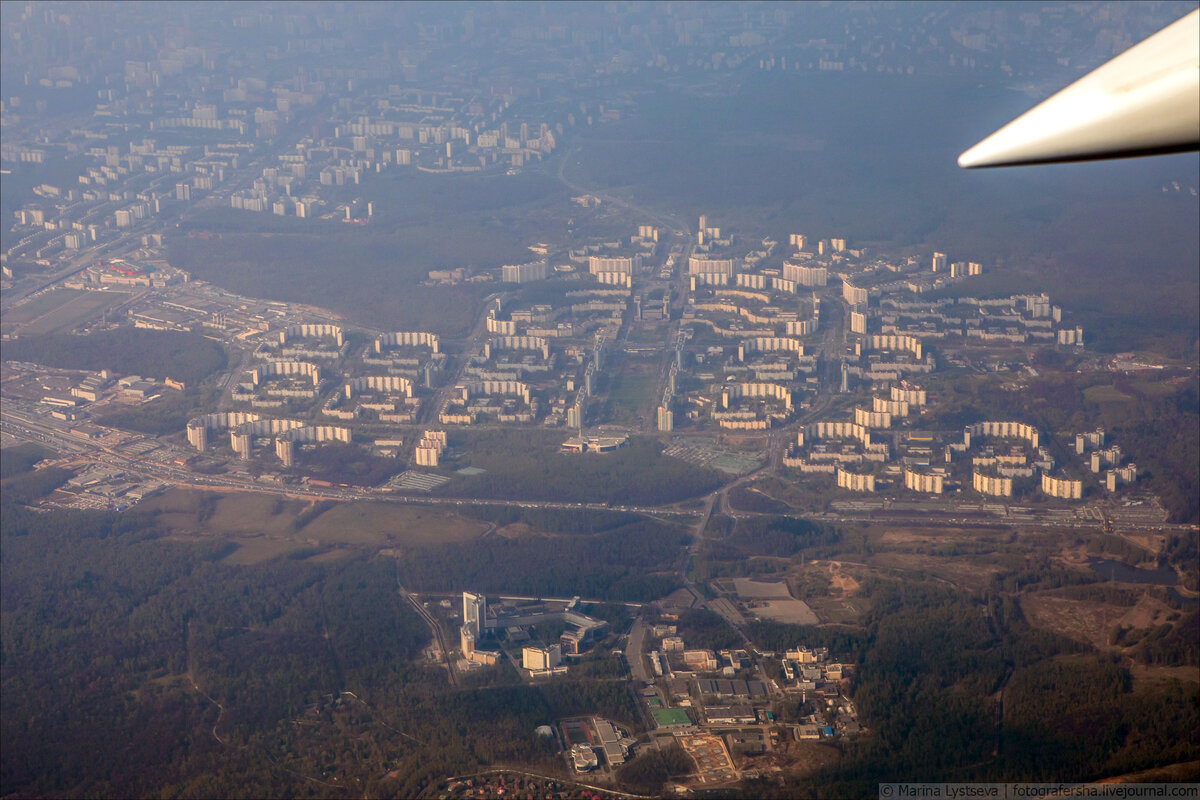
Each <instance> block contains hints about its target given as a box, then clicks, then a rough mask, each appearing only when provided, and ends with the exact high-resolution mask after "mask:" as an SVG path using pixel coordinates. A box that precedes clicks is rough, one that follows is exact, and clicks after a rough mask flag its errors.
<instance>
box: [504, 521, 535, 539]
mask: <svg viewBox="0 0 1200 800" xmlns="http://www.w3.org/2000/svg"><path fill="white" fill-rule="evenodd" d="M532 532H533V528H531V527H529V526H528V525H526V524H525V523H524V522H514V523H513V524H511V525H505V526H503V527H501V528H497V529H496V535H497V536H503V537H504V538H505V539H520V538H521V537H522V536H528V535H529V534H531V533H532Z"/></svg>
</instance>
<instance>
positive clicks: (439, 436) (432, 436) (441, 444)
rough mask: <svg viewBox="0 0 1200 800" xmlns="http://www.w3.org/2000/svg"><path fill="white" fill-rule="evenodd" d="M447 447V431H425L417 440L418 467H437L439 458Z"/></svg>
mask: <svg viewBox="0 0 1200 800" xmlns="http://www.w3.org/2000/svg"><path fill="white" fill-rule="evenodd" d="M445 449H446V432H445V431H425V432H424V433H423V434H422V435H421V441H419V442H417V449H416V453H415V455H416V461H417V466H418V467H436V466H437V465H438V459H439V458H440V457H441V455H442V452H443V451H444V450H445Z"/></svg>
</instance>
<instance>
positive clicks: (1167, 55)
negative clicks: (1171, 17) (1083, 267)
mask: <svg viewBox="0 0 1200 800" xmlns="http://www.w3.org/2000/svg"><path fill="white" fill-rule="evenodd" d="M1197 149H1200V9H1197V10H1195V11H1193V12H1191V13H1190V14H1188V15H1187V16H1185V17H1183V18H1182V19H1179V20H1176V21H1175V22H1173V23H1171V24H1170V25H1168V26H1167V27H1165V28H1163V29H1162V30H1161V31H1159V32H1158V33H1156V34H1154V35H1153V36H1151V37H1150V38H1149V39H1146V40H1145V41H1143V42H1141V43H1140V44H1137V45H1134V46H1133V47H1131V48H1129V49H1128V50H1126V51H1125V52H1124V53H1121V54H1120V55H1119V56H1117V57H1116V58H1114V59H1113V60H1111V61H1109V62H1108V63H1106V64H1104V65H1103V66H1101V67H1099V68H1097V69H1096V70H1094V71H1093V72H1090V73H1088V74H1087V75H1085V76H1083V77H1082V78H1080V79H1079V80H1077V81H1075V83H1073V84H1071V85H1070V86H1068V87H1067V88H1065V89H1063V90H1062V91H1061V92H1059V93H1058V94H1056V95H1054V96H1053V97H1051V98H1050V99H1048V100H1046V101H1044V102H1042V103H1041V104H1039V105H1037V106H1035V107H1034V108H1032V109H1031V110H1029V111H1027V112H1025V113H1024V114H1022V115H1021V116H1020V117H1017V118H1016V119H1015V120H1013V121H1012V122H1010V123H1008V124H1007V125H1005V126H1004V127H1003V128H1001V129H1000V130H998V131H996V132H995V133H993V134H992V135H991V136H989V137H987V138H986V139H984V140H983V141H982V142H980V143H979V144H977V145H975V146H974V147H972V148H971V149H970V150H967V151H966V152H965V153H963V154H962V155H961V156H959V157H958V165H959V166H960V167H965V168H967V169H973V168H977V167H1003V166H1015V165H1018V164H1049V163H1058V162H1064V161H1090V160H1095V159H1102V158H1123V157H1126V156H1140V155H1158V154H1162V153H1178V152H1184V151H1187V150H1197Z"/></svg>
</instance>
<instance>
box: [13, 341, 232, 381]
mask: <svg viewBox="0 0 1200 800" xmlns="http://www.w3.org/2000/svg"><path fill="white" fill-rule="evenodd" d="M4 358H5V359H7V360H12V361H32V362H33V363H35V364H44V365H46V366H48V367H58V368H61V369H80V370H93V371H99V370H102V369H107V370H111V371H113V372H115V373H117V374H119V375H141V376H143V377H148V378H158V379H162V378H174V379H175V380H179V381H184V382H185V383H186V384H187V385H188V386H192V385H194V384H196V383H199V382H200V381H202V380H204V379H205V378H207V377H208V376H209V375H212V374H213V373H214V372H218V371H220V370H222V369H224V368H225V365H226V363H227V359H226V355H225V351H224V349H223V348H222V347H221V345H219V344H217V343H216V342H214V341H211V340H209V339H206V338H204V337H203V336H201V335H200V334H198V333H179V332H175V331H152V330H145V329H143V328H116V329H115V330H110V331H100V332H98V333H92V334H89V335H87V336H72V335H70V334H46V335H44V336H28V337H21V338H20V339H17V340H15V341H10V342H5V343H4Z"/></svg>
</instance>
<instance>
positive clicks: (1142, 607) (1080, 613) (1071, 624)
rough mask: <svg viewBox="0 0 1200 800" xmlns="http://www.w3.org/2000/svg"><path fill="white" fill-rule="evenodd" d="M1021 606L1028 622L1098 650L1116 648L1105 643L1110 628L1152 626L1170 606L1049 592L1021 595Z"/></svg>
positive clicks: (1168, 612) (1167, 613)
mask: <svg viewBox="0 0 1200 800" xmlns="http://www.w3.org/2000/svg"><path fill="white" fill-rule="evenodd" d="M1021 610H1022V611H1024V612H1025V617H1026V618H1027V619H1028V620H1029V622H1030V624H1032V625H1034V626H1036V627H1039V628H1044V629H1046V630H1049V631H1053V632H1055V633H1060V634H1062V635H1063V636H1066V637H1068V638H1070V639H1074V640H1075V641H1077V642H1086V643H1087V644H1090V645H1092V646H1094V647H1096V648H1097V649H1098V650H1110V651H1114V652H1115V651H1120V650H1122V649H1123V648H1121V647H1117V646H1114V645H1112V644H1109V637H1110V635H1111V634H1112V631H1113V629H1114V628H1116V627H1118V626H1122V625H1123V626H1125V627H1128V628H1152V627H1155V626H1157V625H1161V624H1163V623H1165V622H1166V621H1167V618H1168V617H1169V616H1170V615H1171V614H1172V613H1174V612H1173V610H1172V609H1171V608H1170V607H1169V606H1168V605H1166V604H1165V603H1163V602H1162V601H1160V600H1155V599H1154V598H1151V597H1149V596H1146V597H1143V598H1142V599H1141V600H1139V601H1138V603H1137V604H1136V605H1134V606H1133V607H1128V606H1119V605H1111V604H1108V603H1099V602H1096V601H1094V600H1073V599H1070V598H1067V597H1054V596H1052V595H1049V594H1034V595H1030V596H1028V597H1025V598H1022V600H1021Z"/></svg>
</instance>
